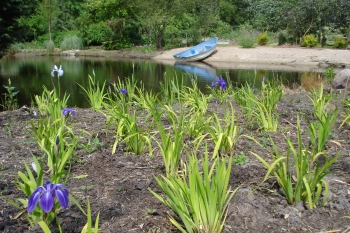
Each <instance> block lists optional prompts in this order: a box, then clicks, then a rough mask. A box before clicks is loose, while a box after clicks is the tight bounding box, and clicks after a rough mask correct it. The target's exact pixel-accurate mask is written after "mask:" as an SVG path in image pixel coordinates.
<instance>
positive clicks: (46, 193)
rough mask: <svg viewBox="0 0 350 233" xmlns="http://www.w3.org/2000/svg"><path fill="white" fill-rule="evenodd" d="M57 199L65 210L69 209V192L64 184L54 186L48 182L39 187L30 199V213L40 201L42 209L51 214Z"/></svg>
mask: <svg viewBox="0 0 350 233" xmlns="http://www.w3.org/2000/svg"><path fill="white" fill-rule="evenodd" d="M55 198H57V200H58V202H59V203H60V205H61V206H62V207H63V208H67V207H68V190H67V188H66V187H65V186H64V185H63V184H52V183H51V182H50V181H46V182H45V185H43V186H39V187H38V188H37V189H35V191H34V192H33V193H32V195H31V196H30V197H29V199H28V212H29V213H30V212H32V211H33V210H34V209H35V207H36V206H37V204H38V202H39V201H40V207H41V209H43V210H44V211H45V213H49V212H50V211H51V210H52V208H53V207H54V204H55V203H54V202H55V200H54V199H55Z"/></svg>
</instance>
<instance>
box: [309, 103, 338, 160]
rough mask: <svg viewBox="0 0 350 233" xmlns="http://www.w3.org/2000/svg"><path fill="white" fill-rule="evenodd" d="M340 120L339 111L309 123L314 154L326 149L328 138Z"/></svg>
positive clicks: (323, 115)
mask: <svg viewBox="0 0 350 233" xmlns="http://www.w3.org/2000/svg"><path fill="white" fill-rule="evenodd" d="M337 118H338V109H335V110H334V111H332V112H331V113H322V115H320V116H317V121H316V122H315V123H314V122H311V121H309V122H308V123H309V129H308V134H309V137H310V141H311V145H312V153H314V154H316V153H322V152H323V151H324V149H325V146H326V143H327V140H328V137H329V135H330V133H331V131H332V129H333V126H334V124H335V122H336V121H337Z"/></svg>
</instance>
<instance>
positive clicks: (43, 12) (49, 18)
mask: <svg viewBox="0 0 350 233" xmlns="http://www.w3.org/2000/svg"><path fill="white" fill-rule="evenodd" d="M59 13H60V9H59V8H58V4H57V0H43V1H42V2H41V3H40V4H39V7H38V14H39V15H40V16H41V17H42V19H43V21H44V22H45V23H47V27H48V32H49V36H50V41H52V33H51V30H52V27H53V25H54V24H55V23H56V22H57V20H58V15H59Z"/></svg>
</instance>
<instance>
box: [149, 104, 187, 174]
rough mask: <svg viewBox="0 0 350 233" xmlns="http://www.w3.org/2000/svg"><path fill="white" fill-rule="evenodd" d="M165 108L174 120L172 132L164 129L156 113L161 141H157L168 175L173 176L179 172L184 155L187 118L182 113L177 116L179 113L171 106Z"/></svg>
mask: <svg viewBox="0 0 350 233" xmlns="http://www.w3.org/2000/svg"><path fill="white" fill-rule="evenodd" d="M165 108H166V110H167V113H168V115H169V116H171V118H172V125H173V126H172V131H170V130H169V129H166V128H165V127H164V125H163V123H162V122H161V121H160V119H159V117H160V116H159V115H155V114H156V113H154V117H156V122H157V129H158V134H159V136H160V139H161V140H160V141H158V140H157V143H158V146H159V150H160V153H161V155H162V157H163V161H164V166H165V171H166V175H167V176H172V175H175V174H177V172H178V167H179V162H180V159H181V155H182V150H183V141H184V135H185V131H184V129H185V116H184V114H183V113H182V112H180V115H179V116H177V113H176V112H175V111H174V110H173V109H172V108H171V107H170V106H165ZM181 111H182V110H181ZM167 131H168V132H167Z"/></svg>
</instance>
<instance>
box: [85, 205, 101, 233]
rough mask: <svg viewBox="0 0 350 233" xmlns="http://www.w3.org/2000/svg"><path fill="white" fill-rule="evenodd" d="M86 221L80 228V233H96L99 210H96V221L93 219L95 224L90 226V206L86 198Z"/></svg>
mask: <svg viewBox="0 0 350 233" xmlns="http://www.w3.org/2000/svg"><path fill="white" fill-rule="evenodd" d="M86 213H87V223H86V224H85V226H84V227H83V229H82V230H81V233H92V232H94V233H98V222H99V219H100V212H98V214H97V217H96V221H95V226H94V227H92V217H91V207H90V201H89V200H88V203H87V211H86Z"/></svg>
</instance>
